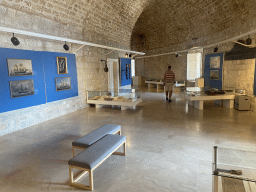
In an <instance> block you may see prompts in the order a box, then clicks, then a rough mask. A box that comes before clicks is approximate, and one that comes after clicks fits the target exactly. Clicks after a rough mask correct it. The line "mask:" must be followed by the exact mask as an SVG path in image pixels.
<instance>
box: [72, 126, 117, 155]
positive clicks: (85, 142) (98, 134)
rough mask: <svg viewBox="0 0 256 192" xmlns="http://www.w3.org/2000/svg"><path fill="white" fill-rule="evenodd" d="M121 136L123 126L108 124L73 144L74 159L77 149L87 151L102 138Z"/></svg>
mask: <svg viewBox="0 0 256 192" xmlns="http://www.w3.org/2000/svg"><path fill="white" fill-rule="evenodd" d="M116 133H119V135H121V125H114V124H106V125H104V126H102V127H100V128H98V129H96V130H94V131H92V132H91V133H89V134H87V135H85V136H83V137H81V138H79V139H77V140H75V141H73V142H72V151H73V157H74V156H75V148H77V149H86V148H88V147H90V146H91V145H92V144H93V143H95V142H96V141H98V140H100V139H101V138H102V137H104V136H106V135H107V134H116Z"/></svg>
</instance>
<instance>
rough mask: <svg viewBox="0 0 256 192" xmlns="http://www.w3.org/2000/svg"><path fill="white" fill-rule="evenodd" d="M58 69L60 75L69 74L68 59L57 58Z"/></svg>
mask: <svg viewBox="0 0 256 192" xmlns="http://www.w3.org/2000/svg"><path fill="white" fill-rule="evenodd" d="M57 69H58V74H67V73H68V66H67V57H57Z"/></svg>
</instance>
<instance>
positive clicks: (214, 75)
mask: <svg viewBox="0 0 256 192" xmlns="http://www.w3.org/2000/svg"><path fill="white" fill-rule="evenodd" d="M210 79H211V80H219V70H210Z"/></svg>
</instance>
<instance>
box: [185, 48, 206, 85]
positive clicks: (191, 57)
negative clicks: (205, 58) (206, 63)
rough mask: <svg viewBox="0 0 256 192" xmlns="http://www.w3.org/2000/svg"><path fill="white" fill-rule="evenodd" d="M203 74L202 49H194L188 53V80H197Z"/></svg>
mask: <svg viewBox="0 0 256 192" xmlns="http://www.w3.org/2000/svg"><path fill="white" fill-rule="evenodd" d="M201 76H202V50H201V49H200V50H192V51H191V52H189V53H188V55H187V80H189V81H195V79H196V78H200V77H201Z"/></svg>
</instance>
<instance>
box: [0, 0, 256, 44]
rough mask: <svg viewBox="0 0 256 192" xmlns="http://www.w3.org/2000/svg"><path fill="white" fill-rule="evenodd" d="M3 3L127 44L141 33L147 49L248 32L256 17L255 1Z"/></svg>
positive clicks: (39, 0) (10, 0) (40, 0)
mask: <svg viewBox="0 0 256 192" xmlns="http://www.w3.org/2000/svg"><path fill="white" fill-rule="evenodd" d="M0 5H3V6H5V7H9V8H12V9H16V10H18V11H22V12H25V13H28V14H30V15H35V16H39V17H44V18H46V19H50V20H53V21H55V22H58V23H61V24H67V25H70V24H71V25H74V26H76V29H74V30H78V31H79V30H80V31H87V30H89V31H93V32H94V33H96V34H98V35H100V36H102V37H103V38H107V39H110V40H113V41H115V42H117V43H118V42H119V43H121V44H123V45H129V44H130V41H131V37H134V36H136V35H141V34H142V35H143V37H144V38H145V39H146V41H147V46H148V47H147V48H146V49H155V48H160V47H166V46H169V45H173V44H177V43H181V42H184V41H189V40H191V39H193V38H198V37H204V36H210V35H213V34H216V33H219V32H221V31H223V30H225V29H228V28H230V29H234V28H239V30H240V31H246V30H248V29H241V28H243V27H244V28H246V25H247V24H248V23H252V22H255V18H256V17H255V15H256V13H255V11H256V7H255V5H256V0H63V1H58V0H1V1H0ZM9 14H10V13H9ZM42 25H43V24H42ZM28 30H32V31H33V29H28ZM132 32H133V36H132ZM156 42H158V43H156Z"/></svg>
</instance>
